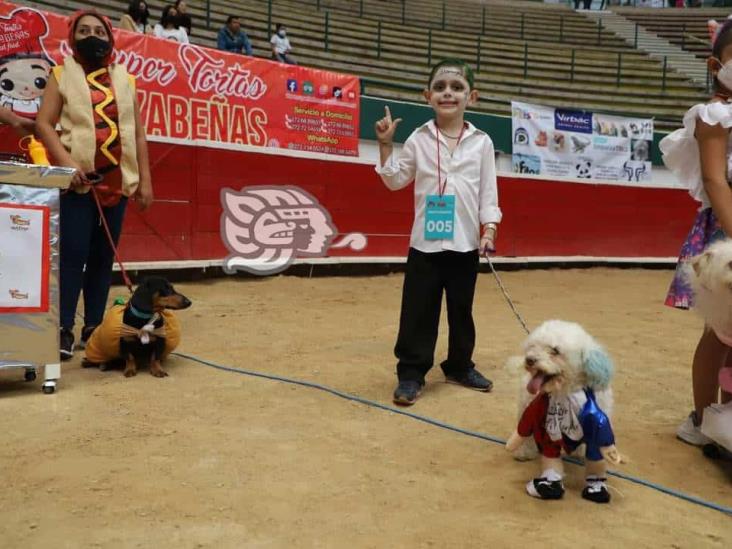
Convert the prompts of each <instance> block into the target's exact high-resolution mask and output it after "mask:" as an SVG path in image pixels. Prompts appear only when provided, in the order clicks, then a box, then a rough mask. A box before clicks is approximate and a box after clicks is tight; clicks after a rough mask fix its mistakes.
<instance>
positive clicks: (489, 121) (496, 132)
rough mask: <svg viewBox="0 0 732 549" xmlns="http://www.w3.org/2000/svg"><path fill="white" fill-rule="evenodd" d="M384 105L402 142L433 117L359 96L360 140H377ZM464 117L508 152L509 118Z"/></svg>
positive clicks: (654, 151) (419, 108) (420, 108)
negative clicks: (396, 121) (376, 124)
mask: <svg viewBox="0 0 732 549" xmlns="http://www.w3.org/2000/svg"><path fill="white" fill-rule="evenodd" d="M384 105H389V109H390V110H391V114H392V116H393V117H394V118H403V119H404V122H402V123H401V124H399V127H398V128H397V133H396V136H395V141H396V142H397V143H404V141H406V139H407V137H409V134H410V133H412V131H413V130H414V128H416V127H418V126H420V125H422V124H424V123H425V122H427V121H428V120H429V119H430V118H432V109H431V108H430V107H429V106H427V105H426V104H425V105H419V104H417V103H401V102H395V101H389V100H388V99H380V98H376V97H365V96H362V97H361V131H360V137H361V139H376V136H375V134H374V122H376V120H378V119H379V118H382V117H383V116H384ZM465 118H466V119H467V120H469V121H470V122H471V123H472V124H473V125H474V126H475V127H477V128H480V129H481V130H483V131H484V132H486V133H487V134H488V135H490V136H491V139H492V140H493V144H494V145H495V148H496V150H498V151H501V152H503V153H506V154H511V150H512V149H511V118H510V117H509V116H498V115H495V114H485V113H477V112H468V113H466V114H465ZM665 135H666V134H665V133H661V132H655V133H654V134H653V147H652V148H651V160H652V161H653V165H654V166H657V165H662V164H663V162H662V161H661V154H660V152H659V150H658V142H659V141H660V140H661V139H662V138H663V137H664V136H665Z"/></svg>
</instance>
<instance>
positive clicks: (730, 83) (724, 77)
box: [716, 59, 732, 91]
mask: <svg viewBox="0 0 732 549" xmlns="http://www.w3.org/2000/svg"><path fill="white" fill-rule="evenodd" d="M716 61H718V62H719V64H720V65H721V66H722V68H721V69H719V72H718V73H717V80H718V81H719V83H720V84H722V86H724V87H725V88H726V89H727V90H728V91H732V61H728V62H727V63H722V62H721V61H719V59H717V60H716Z"/></svg>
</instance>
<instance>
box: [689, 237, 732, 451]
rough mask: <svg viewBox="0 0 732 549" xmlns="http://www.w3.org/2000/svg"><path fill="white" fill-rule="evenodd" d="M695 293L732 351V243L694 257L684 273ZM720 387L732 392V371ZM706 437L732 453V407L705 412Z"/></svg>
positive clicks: (724, 371) (725, 372)
mask: <svg viewBox="0 0 732 549" xmlns="http://www.w3.org/2000/svg"><path fill="white" fill-rule="evenodd" d="M684 274H685V275H686V279H687V280H688V281H689V283H690V285H691V289H692V291H693V293H694V309H695V310H696V312H697V313H699V315H701V317H702V318H704V321H705V322H706V324H707V326H709V327H711V328H712V330H714V333H715V334H716V336H717V338H718V339H719V340H720V341H721V342H722V343H724V344H725V345H727V346H728V347H732V240H730V239H725V240H720V241H718V242H715V243H713V244H711V245H710V246H709V247H707V249H706V250H705V251H704V252H703V253H702V254H700V255H698V256H696V257H693V258H692V259H691V260H690V261H689V263H688V264H687V268H686V271H685V273H684ZM719 386H720V387H721V388H722V389H724V390H725V391H727V392H732V368H731V367H729V366H726V367H723V368H720V371H719ZM701 428H702V433H704V434H705V435H707V436H709V437H710V438H712V439H713V440H714V441H715V442H717V443H718V444H720V445H721V446H723V447H725V448H727V449H728V450H730V451H732V406H730V405H727V406H719V405H714V404H713V405H712V406H710V407H708V408H706V409H705V410H704V421H703V422H702V426H701Z"/></svg>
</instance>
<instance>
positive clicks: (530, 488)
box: [526, 470, 564, 499]
mask: <svg viewBox="0 0 732 549" xmlns="http://www.w3.org/2000/svg"><path fill="white" fill-rule="evenodd" d="M542 474H543V475H544V476H542V477H539V478H535V479H533V480H530V481H529V482H528V483H527V484H526V492H527V493H528V494H529V495H530V496H532V497H535V498H539V499H562V496H563V495H564V485H563V484H562V477H561V475H560V474H559V473H557V472H556V471H552V470H548V471H544V473H542Z"/></svg>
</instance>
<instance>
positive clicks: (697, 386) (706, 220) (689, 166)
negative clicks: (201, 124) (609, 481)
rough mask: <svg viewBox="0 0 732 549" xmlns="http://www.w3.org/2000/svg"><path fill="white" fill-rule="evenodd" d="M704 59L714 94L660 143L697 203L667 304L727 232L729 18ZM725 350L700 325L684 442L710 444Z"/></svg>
mask: <svg viewBox="0 0 732 549" xmlns="http://www.w3.org/2000/svg"><path fill="white" fill-rule="evenodd" d="M707 63H708V65H709V70H710V73H711V74H712V76H713V77H714V94H713V96H712V97H711V99H710V100H709V102H708V103H702V104H699V105H694V106H693V107H692V108H691V109H689V111H688V112H687V113H686V114H685V115H684V127H683V128H681V129H679V130H676V131H675V132H673V133H671V134H669V135H668V136H666V137H665V138H664V139H663V140H662V141H661V143H660V148H661V152H662V153H663V161H664V163H665V164H666V166H667V167H668V168H669V169H670V170H671V171H673V172H674V173H676V175H677V176H678V177H679V179H680V180H681V181H683V182H685V183H687V184H688V185H689V193H690V194H691V196H692V197H694V198H695V199H696V200H697V201H699V202H700V203H701V206H700V208H699V212H698V214H697V216H696V219H695V220H694V224H693V225H692V228H691V231H690V232H689V235H688V237H687V238H686V241H685V242H684V244H683V246H682V247H681V254H680V256H679V263H678V267H677V269H676V275H675V276H674V279H673V282H672V283H671V288H670V289H669V292H668V295H667V297H666V305H669V306H671V307H677V308H681V309H688V308H689V307H690V306H691V304H692V303H691V299H692V293H691V288H690V286H689V283H688V282H687V281H686V279H685V276H684V273H683V271H684V268H683V267H684V264H685V263H686V262H687V261H688V260H689V259H690V258H691V257H694V256H695V255H698V254H700V253H702V252H703V251H704V250H705V249H706V248H707V246H708V245H709V244H711V243H712V242H715V241H717V240H719V239H722V238H726V237H727V236H732V189H731V188H730V181H732V164H731V161H732V154H731V153H732V141H731V140H730V129H731V128H732V20H727V21H726V22H725V23H724V25H722V26H721V27H720V28H719V30H718V32H717V34H716V37H715V39H714V45H713V48H712V56H711V57H710V58H709V59H708V61H707ZM729 351H730V347H728V346H727V345H725V344H724V343H722V342H721V341H720V340H719V338H718V337H717V335H716V334H715V333H714V330H712V329H710V328H709V327H707V326H705V328H704V332H703V333H702V336H701V339H700V340H699V344H698V345H697V348H696V352H695V353H694V362H693V365H692V386H693V392H694V410H693V411H692V412H691V414H689V417H688V418H687V419H686V420H685V421H684V423H682V424H681V425H680V426H679V428H678V429H677V431H676V435H677V436H678V437H679V438H680V439H681V440H683V441H684V442H688V443H689V444H694V445H697V446H703V445H704V444H707V443H709V442H711V441H710V440H709V439H708V438H707V437H705V436H704V435H703V434H702V433H701V430H700V429H699V426H700V425H701V420H702V414H703V413H704V408H706V407H707V406H709V405H710V404H712V403H715V402H717V401H718V399H719V383H718V374H719V370H720V369H721V368H722V367H723V366H724V365H725V364H727V362H728V358H729V360H730V362H732V353H730V352H729ZM729 400H732V395H730V394H729V393H726V392H724V391H722V402H727V401H729Z"/></svg>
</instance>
